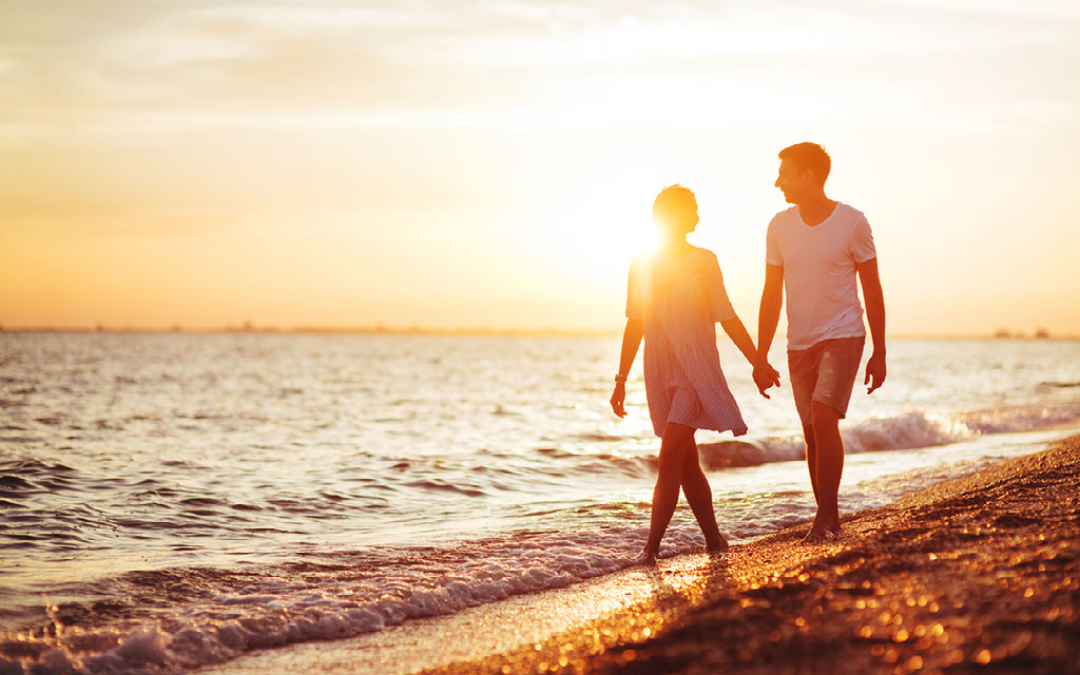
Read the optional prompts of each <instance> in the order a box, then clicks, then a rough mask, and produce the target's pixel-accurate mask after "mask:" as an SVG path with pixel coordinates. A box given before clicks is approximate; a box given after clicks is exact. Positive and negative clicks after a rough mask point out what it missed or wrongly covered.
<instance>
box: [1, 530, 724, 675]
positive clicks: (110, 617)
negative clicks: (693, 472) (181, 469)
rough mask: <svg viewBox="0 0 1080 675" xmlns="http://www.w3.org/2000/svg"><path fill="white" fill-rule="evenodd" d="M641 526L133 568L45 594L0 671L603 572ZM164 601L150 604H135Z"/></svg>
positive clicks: (58, 669)
mask: <svg viewBox="0 0 1080 675" xmlns="http://www.w3.org/2000/svg"><path fill="white" fill-rule="evenodd" d="M647 532H648V528H647V527H646V522H645V520H644V518H642V519H641V520H640V521H639V522H635V523H634V524H628V525H623V526H616V527H609V528H606V529H604V530H602V531H598V532H579V533H531V534H530V533H523V534H519V535H515V536H512V537H508V538H498V539H489V540H484V541H480V542H472V543H469V544H467V545H457V546H451V545H448V546H446V547H443V548H436V547H423V548H420V549H415V548H414V549H409V550H408V551H405V550H397V551H394V550H389V551H383V552H381V553H379V552H372V551H366V552H340V553H337V554H323V555H322V556H320V557H319V558H318V559H315V560H308V561H299V562H293V563H288V564H284V565H279V566H277V567H266V568H263V569H261V570H257V571H256V570H251V569H246V568H245V569H244V570H243V571H229V570H224V569H219V570H214V569H206V568H201V569H192V568H178V569H167V570H156V571H146V572H136V573H129V574H125V575H121V576H119V577H116V578H114V579H111V580H107V581H105V582H101V584H102V587H101V588H99V590H100V591H104V592H107V593H108V594H109V595H110V596H113V597H123V598H127V599H128V601H127V603H113V604H109V605H106V606H104V608H103V609H102V608H98V607H97V606H96V605H95V606H94V607H93V608H91V609H90V610H88V609H87V608H85V607H73V606H66V607H63V608H61V607H58V606H54V605H50V606H49V607H48V616H49V618H50V619H51V622H52V623H51V626H49V627H47V629H45V630H40V629H39V630H37V631H23V632H20V633H16V632H8V633H3V634H0V673H19V674H22V673H31V672H39V670H40V669H41V668H43V667H44V668H46V669H47V672H50V673H56V674H57V675H64V674H72V675H74V674H78V675H98V674H106V673H108V674H112V673H130V674H131V675H140V674H144V673H145V674H150V673H154V674H161V673H176V672H182V671H185V670H190V669H194V668H198V667H201V666H205V665H209V664H214V663H221V662H224V661H228V660H230V659H233V658H236V657H238V656H240V655H242V654H243V653H245V652H247V651H250V650H253V649H263V648H267V647H277V646H283V645H288V644H293V643H297V642H304V641H310V640H328V639H341V638H348V637H353V636H356V635H360V634H363V633H370V632H374V631H379V630H382V629H384V628H385V627H387V626H394V625H398V624H400V623H402V622H404V621H407V620H409V619H415V618H421V617H429V616H437V615H444V614H450V613H453V612H457V611H460V610H462V609H465V608H468V607H474V606H477V605H481V604H486V603H490V602H494V601H498V600H502V599H505V598H508V597H511V596H516V595H522V594H525V593H532V592H536V591H540V590H546V589H553V588H562V587H565V586H568V585H570V584H573V583H577V582H579V581H582V580H584V579H589V578H593V577H597V576H600V575H604V574H610V573H611V572H615V571H617V570H619V569H623V568H625V567H628V566H630V565H631V564H633V561H634V556H635V554H636V553H637V552H638V551H639V550H640V549H641V547H642V545H643V543H644V540H645V537H646V536H647ZM703 543H704V542H703V540H702V539H701V537H700V535H699V533H698V532H697V528H696V526H694V525H692V524H681V523H675V524H673V526H672V528H671V529H670V530H669V532H668V534H667V536H666V537H665V539H664V544H663V547H662V550H661V554H662V555H663V556H665V557H666V556H671V555H677V554H679V553H684V552H687V551H689V550H691V549H692V548H694V547H698V546H701V545H703ZM162 605H166V606H167V607H168V609H159V610H157V612H156V613H155V614H154V615H150V613H149V611H147V610H146V609H140V608H148V607H155V606H157V607H161V606H162ZM95 612H96V613H95ZM139 614H144V616H141V617H136V616H133V615H139ZM72 622H74V623H75V625H69V624H70V623H72ZM40 672H46V671H45V670H40Z"/></svg>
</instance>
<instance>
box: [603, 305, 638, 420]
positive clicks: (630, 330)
mask: <svg viewBox="0 0 1080 675" xmlns="http://www.w3.org/2000/svg"><path fill="white" fill-rule="evenodd" d="M644 335H645V324H643V323H642V321H641V319H628V320H627V321H626V328H624V329H623V336H622V354H621V356H620V357H619V377H618V378H617V379H616V381H615V393H613V394H612V395H611V409H612V411H614V412H615V414H616V415H618V416H619V417H626V408H625V407H624V404H625V403H626V379H625V376H626V375H629V374H630V366H632V365H634V358H635V357H637V351H638V347H640V346H641V338H642V337H644Z"/></svg>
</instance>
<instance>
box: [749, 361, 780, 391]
mask: <svg viewBox="0 0 1080 675" xmlns="http://www.w3.org/2000/svg"><path fill="white" fill-rule="evenodd" d="M754 384H755V385H757V388H758V391H759V392H760V393H761V395H762V396H764V397H765V398H769V395H768V394H767V393H765V392H766V390H768V389H769V388H770V387H779V386H780V371H778V370H777V369H776V368H773V367H772V366H771V365H769V362H768V361H763V362H761V363H759V364H758V365H756V366H754Z"/></svg>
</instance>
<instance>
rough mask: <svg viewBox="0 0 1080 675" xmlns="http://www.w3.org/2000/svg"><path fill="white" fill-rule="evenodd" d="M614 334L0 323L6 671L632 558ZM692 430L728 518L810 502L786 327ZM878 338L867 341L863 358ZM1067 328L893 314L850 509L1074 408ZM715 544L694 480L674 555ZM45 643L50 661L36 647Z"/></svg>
mask: <svg viewBox="0 0 1080 675" xmlns="http://www.w3.org/2000/svg"><path fill="white" fill-rule="evenodd" d="M618 352H619V338H618V337H617V336H613V337H580V338H577V337H517V336H514V337H504V336H464V335H461V336H458V335H393V334H364V335H352V334H340V335H339V334H333V335H330V334H186V333H176V334H121V333H0V513H2V514H3V518H2V521H0V673H3V674H7V673H23V672H50V673H171V672H186V671H191V670H194V669H196V668H198V667H200V666H203V665H206V664H211V663H220V662H224V661H228V660H229V659H232V658H235V657H237V656H239V655H241V654H243V653H245V652H247V651H250V650H254V649H258V648H262V647H270V646H278V645H285V644H291V643H296V642H303V641H309V640H325V639H337V638H345V637H350V636H354V635H358V634H360V633H366V632H371V631H378V630H382V629H384V628H386V627H388V626H393V625H397V624H400V623H402V622H405V621H408V620H410V619H413V618H418V617H425V616H434V615H441V614H449V613H453V612H456V611H458V610H460V609H463V608H466V607H471V606H476V605H481V604H485V603H491V602H495V601H498V600H500V599H503V598H507V597H510V596H513V595H519V594H524V593H529V592H533V591H538V590H543V589H550V588H558V587H564V586H567V585H570V584H573V583H575V582H578V581H581V580H583V579H587V578H592V577H597V576H600V575H603V574H607V573H611V572H614V571H616V570H619V569H622V568H624V567H626V566H628V565H629V564H630V563H631V560H632V559H633V557H634V556H635V555H636V554H637V553H638V552H639V551H640V549H641V547H642V545H643V543H644V539H645V535H646V533H647V530H648V518H649V501H650V499H651V493H652V487H653V483H654V481H655V468H656V453H657V448H658V446H659V440H658V439H657V438H655V437H654V436H653V434H652V429H651V425H650V423H649V417H648V411H647V409H646V407H645V391H644V385H643V382H642V373H641V363H640V358H639V362H638V363H637V364H636V365H635V369H634V371H633V372H632V374H631V377H630V381H629V383H628V412H629V414H628V416H627V417H626V419H624V420H620V419H618V418H616V417H615V416H614V415H613V414H612V413H611V410H610V407H609V405H608V403H607V400H608V397H609V396H610V394H611V387H612V376H613V375H614V373H615V371H616V369H617V364H618ZM720 352H721V360H722V363H723V366H724V370H725V373H726V375H727V378H728V381H729V383H730V385H731V388H732V391H733V392H734V394H735V396H736V398H737V399H738V401H739V404H740V406H741V408H742V411H743V416H744V418H745V419H746V421H747V423H748V424H749V426H750V432H749V434H748V435H747V436H745V437H742V438H740V439H738V440H735V439H733V438H732V437H731V435H730V434H716V433H714V432H707V431H706V432H698V436H697V440H698V443H699V445H700V448H701V457H702V462H703V464H704V466H705V467H706V470H707V475H708V477H709V480H710V482H711V484H712V487H713V493H714V502H715V506H716V513H717V518H718V521H719V523H720V529H721V531H722V532H723V533H724V534H725V535H726V536H727V537H728V538H729V540H731V541H733V542H736V543H738V542H745V541H749V540H752V539H754V538H756V537H760V536H762V535H765V534H768V533H770V532H774V531H776V530H778V529H781V528H783V527H787V526H789V525H792V524H795V523H798V522H801V521H804V520H806V519H808V518H810V517H812V516H813V513H814V502H813V496H812V494H811V493H810V483H809V479H808V477H807V472H806V467H805V465H804V463H803V462H802V461H801V457H802V443H801V440H800V437H799V433H800V427H799V422H798V418H797V416H796V414H795V408H794V404H793V403H792V400H791V390H790V388H789V387H788V386H787V373H786V362H785V359H784V356H783V345H782V343H781V344H779V345H777V347H776V349H775V352H774V355H773V359H772V360H773V363H774V365H776V366H777V367H778V368H780V370H781V373H782V378H783V383H782V387H781V389H779V390H772V399H771V400H765V399H764V398H762V397H760V396H759V395H758V393H757V391H756V389H755V388H754V387H753V384H752V379H751V373H750V367H749V365H748V364H746V363H745V361H743V359H742V357H741V356H740V355H739V354H738V353H737V352H736V350H735V349H734V347H733V346H732V345H731V344H730V342H728V341H727V340H726V338H721V342H720ZM866 356H868V354H867V355H864V362H865V358H866ZM1078 419H1080V341H1065V340H968V339H963V340H961V339H955V340H951V339H950V340H944V339H943V340H932V339H894V340H892V341H891V342H890V344H889V376H888V380H887V381H886V383H885V386H884V387H883V388H882V389H880V390H878V391H876V392H874V394H872V395H870V396H867V395H866V389H865V387H862V386H860V383H857V384H856V390H855V393H854V395H853V398H852V404H851V409H850V410H849V412H848V418H847V420H845V422H844V424H843V426H842V429H843V433H844V437H845V440H846V443H847V448H848V457H847V462H846V466H845V472H844V481H843V484H842V486H841V495H840V496H841V510H842V512H851V511H854V510H857V509H862V508H869V507H877V506H881V505H885V504H888V503H889V502H891V501H893V500H895V499H896V498H897V497H899V496H901V495H903V494H906V493H908V492H911V491H914V490H917V489H919V488H922V487H925V486H926V485H929V484H931V483H934V482H937V481H940V480H944V479H947V478H950V477H954V476H958V475H963V474H966V473H971V472H973V471H976V470H978V469H979V468H982V467H984V466H986V465H988V464H990V463H992V462H995V461H999V460H1000V459H1003V458H1006V457H1010V456H1015V455H1020V454H1025V453H1030V452H1033V451H1036V450H1038V449H1040V448H1041V447H1042V446H1043V445H1044V444H1045V443H1047V442H1049V441H1051V440H1054V439H1056V438H1060V437H1062V436H1064V435H1066V433H1067V432H1066V431H1063V430H1062V428H1063V426H1067V425H1070V424H1074V423H1075V422H1076V421H1077V420H1078ZM703 544H704V541H703V539H702V538H701V535H700V533H699V532H698V530H697V526H696V524H695V523H694V521H693V517H692V515H691V514H690V512H689V509H688V508H687V507H686V505H685V502H683V503H682V504H681V505H680V509H679V510H678V511H677V513H676V516H675V518H674V520H673V521H672V525H671V527H670V529H669V531H668V534H667V536H666V537H665V540H664V544H663V548H662V551H661V555H662V556H671V555H676V554H679V553H683V552H688V551H691V550H694V549H695V547H700V546H702V545H703ZM35 668H36V670H35Z"/></svg>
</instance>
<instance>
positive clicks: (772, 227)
mask: <svg viewBox="0 0 1080 675" xmlns="http://www.w3.org/2000/svg"><path fill="white" fill-rule="evenodd" d="M765 263H766V264H768V265H780V266H783V265H784V259H783V257H781V255H780V246H779V244H778V243H777V241H776V218H773V219H772V222H770V223H769V230H768V232H766V234H765Z"/></svg>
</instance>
